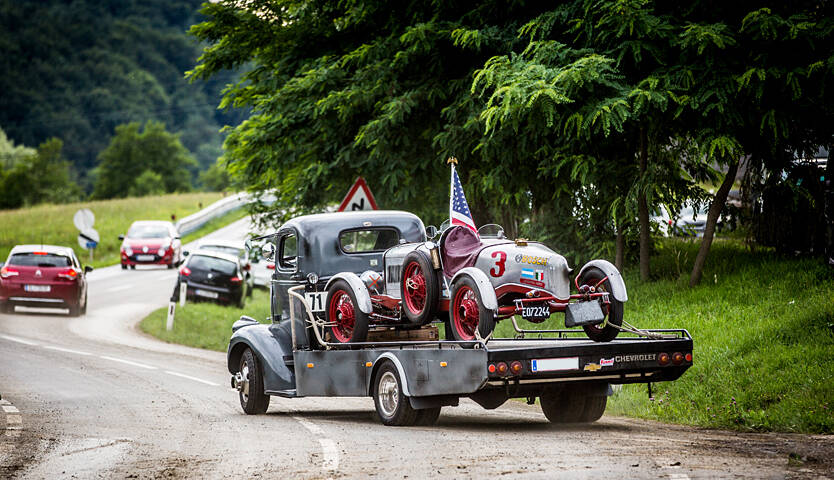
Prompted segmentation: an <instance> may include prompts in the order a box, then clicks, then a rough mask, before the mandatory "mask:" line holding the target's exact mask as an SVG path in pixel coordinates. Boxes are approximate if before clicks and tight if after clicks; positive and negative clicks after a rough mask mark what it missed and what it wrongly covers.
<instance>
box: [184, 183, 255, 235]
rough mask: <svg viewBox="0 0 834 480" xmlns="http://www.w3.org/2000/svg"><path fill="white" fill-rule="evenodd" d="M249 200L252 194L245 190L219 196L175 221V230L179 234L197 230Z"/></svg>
mask: <svg viewBox="0 0 834 480" xmlns="http://www.w3.org/2000/svg"><path fill="white" fill-rule="evenodd" d="M251 201H252V195H251V194H249V193H246V192H242V193H235V194H232V195H229V196H228V197H225V198H221V199H220V200H218V201H216V202H214V203H212V204H211V205H209V206H208V207H206V208H204V209H202V210H200V211H199V212H197V213H192V214H191V215H189V216H187V217H184V218H182V219H180V220H179V221H177V223H176V227H177V231H178V232H180V235H187V234H189V233H191V232H194V231H196V230H198V229H199V228H200V227H202V226H203V225H205V224H206V223H207V222H209V221H211V220H214V219H215V218H218V217H222V216H223V215H225V214H227V213H229V212H231V211H234V210H237V209H238V208H240V207H242V206H244V205H246V204H247V203H249V202H251Z"/></svg>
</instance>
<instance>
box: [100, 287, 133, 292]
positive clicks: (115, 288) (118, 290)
mask: <svg viewBox="0 0 834 480" xmlns="http://www.w3.org/2000/svg"><path fill="white" fill-rule="evenodd" d="M131 288H133V285H119V286H116V287H113V288H108V289H105V290H104V291H105V292H120V291H122V290H130V289H131Z"/></svg>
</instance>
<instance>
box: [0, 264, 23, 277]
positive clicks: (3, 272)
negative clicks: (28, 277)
mask: <svg viewBox="0 0 834 480" xmlns="http://www.w3.org/2000/svg"><path fill="white" fill-rule="evenodd" d="M18 275H20V272H18V271H17V270H15V269H14V268H9V267H3V268H0V278H9V277H16V276H18Z"/></svg>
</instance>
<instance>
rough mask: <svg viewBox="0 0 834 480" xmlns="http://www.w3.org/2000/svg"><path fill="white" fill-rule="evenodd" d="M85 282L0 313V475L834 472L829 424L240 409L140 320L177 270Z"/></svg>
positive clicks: (340, 403)
mask: <svg viewBox="0 0 834 480" xmlns="http://www.w3.org/2000/svg"><path fill="white" fill-rule="evenodd" d="M243 233H245V226H242V225H241V224H237V225H234V226H232V227H231V228H229V229H226V230H225V231H223V232H218V235H219V236H226V237H236V236H239V235H242V234H243ZM89 281H90V293H89V299H90V304H89V308H88V313H87V315H86V316H85V317H81V318H69V317H67V316H66V315H64V314H61V313H55V312H49V313H34V311H27V312H22V311H21V309H18V312H17V313H15V314H12V315H0V395H2V400H0V408H2V410H0V478H5V477H21V478H49V479H52V478H99V477H102V478H225V477H238V478H252V477H264V478H440V477H442V478H470V477H471V478H486V477H495V476H503V477H505V478H548V479H549V478H603V477H607V478H675V479H684V478H717V477H741V478H785V477H795V478H808V477H812V478H813V477H816V478H825V477H826V476H829V477H830V476H832V473H831V472H832V470H831V468H832V463H831V462H832V458H834V441H832V440H834V439H832V438H831V437H821V436H816V437H815V436H801V435H773V434H736V433H728V432H720V431H706V430H698V429H692V428H688V427H680V426H669V425H663V424H659V423H653V422H643V421H635V420H628V419H623V418H614V417H609V416H604V417H603V418H602V420H600V421H599V422H597V423H595V424H592V425H588V426H558V427H554V426H552V425H551V424H549V423H548V422H547V420H546V419H545V418H544V416H543V415H542V413H541V411H540V410H539V409H538V408H537V407H535V406H527V405H525V404H522V403H519V402H508V404H506V405H504V406H502V407H501V408H499V409H497V410H493V411H487V410H483V409H482V408H481V407H479V406H477V405H476V404H474V403H472V402H469V401H462V402H461V406H459V407H456V408H449V407H447V408H444V411H443V414H442V415H441V417H440V420H439V422H438V424H437V425H436V426H432V427H412V428H393V427H385V426H383V425H382V424H381V423H379V421H378V420H377V418H376V416H375V412H374V408H373V402H372V401H371V400H370V399H368V398H356V399H353V398H351V399H329V398H325V399H321V398H306V399H292V400H290V399H280V398H277V397H273V398H272V403H271V405H270V408H269V411H268V412H267V414H266V415H260V416H247V415H245V414H243V413H242V411H241V409H240V405H239V403H238V398H237V393H236V392H234V391H232V390H231V388H230V386H229V374H228V372H227V370H226V367H225V355H224V354H223V353H218V352H207V351H203V350H197V349H192V348H187V347H181V346H178V345H171V344H166V343H163V342H160V341H157V340H155V339H153V338H150V337H148V336H146V335H144V334H143V333H141V332H140V331H138V329H137V328H136V327H135V325H136V323H137V322H138V321H139V320H140V319H141V318H143V317H144V316H145V315H146V314H147V313H149V312H150V311H152V310H154V309H156V308H159V307H160V306H164V305H165V304H166V303H167V299H168V297H169V296H170V293H171V290H172V289H173V285H174V283H175V272H174V271H169V270H165V269H150V268H149V269H141V268H140V269H137V270H135V271H131V270H127V271H122V270H121V269H119V268H118V267H115V268H112V267H110V268H104V269H100V270H96V271H94V272H92V273H91V274H90V277H89ZM38 312H44V311H38ZM791 455H793V457H791ZM791 458H792V459H791Z"/></svg>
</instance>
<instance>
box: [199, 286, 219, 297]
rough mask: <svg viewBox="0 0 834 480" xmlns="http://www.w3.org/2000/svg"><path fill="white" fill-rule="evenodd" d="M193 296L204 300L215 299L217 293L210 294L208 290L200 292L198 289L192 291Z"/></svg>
mask: <svg viewBox="0 0 834 480" xmlns="http://www.w3.org/2000/svg"><path fill="white" fill-rule="evenodd" d="M194 294H195V295H199V296H201V297H206V298H217V297H218V296H219V294H218V293H217V292H212V291H210V290H201V289H199V288H198V289H197V290H194Z"/></svg>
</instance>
